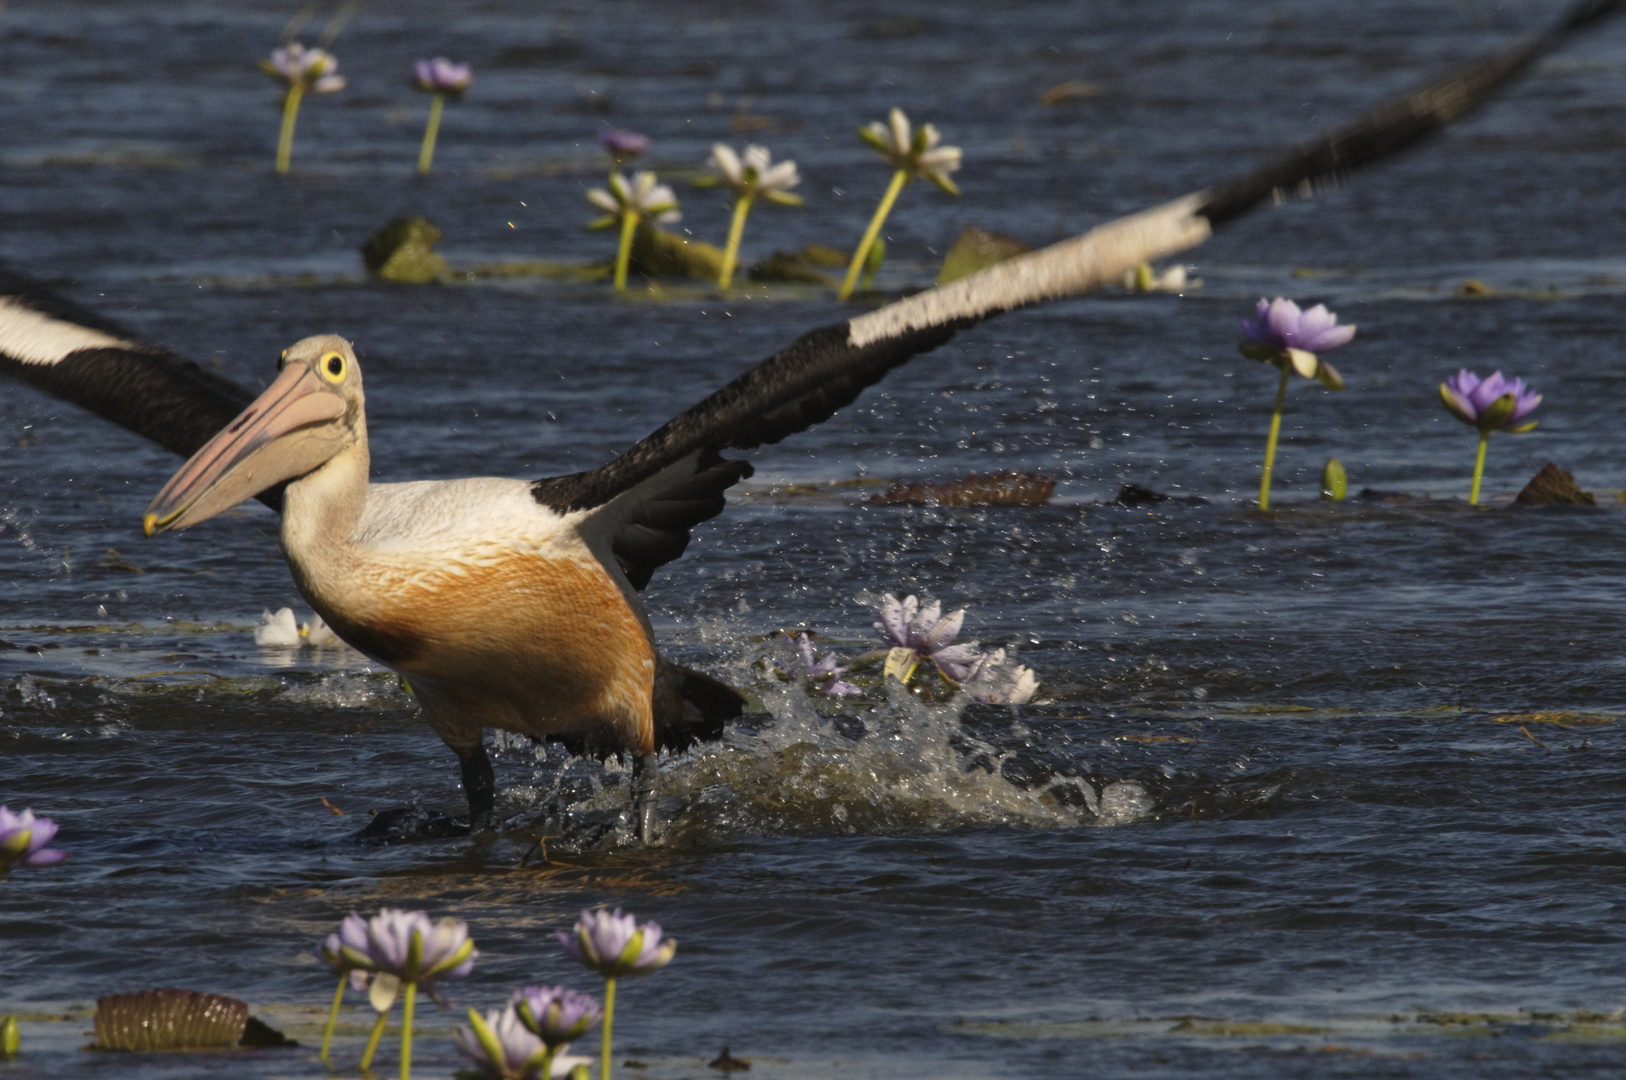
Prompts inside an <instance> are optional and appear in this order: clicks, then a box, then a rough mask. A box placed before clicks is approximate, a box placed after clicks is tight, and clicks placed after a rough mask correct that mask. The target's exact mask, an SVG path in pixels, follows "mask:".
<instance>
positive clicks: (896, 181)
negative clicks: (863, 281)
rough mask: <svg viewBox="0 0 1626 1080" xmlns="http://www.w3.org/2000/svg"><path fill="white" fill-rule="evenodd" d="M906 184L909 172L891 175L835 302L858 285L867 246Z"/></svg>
mask: <svg viewBox="0 0 1626 1080" xmlns="http://www.w3.org/2000/svg"><path fill="white" fill-rule="evenodd" d="M908 182H909V170H907V169H899V170H898V171H897V172H895V173H893V174H892V183H890V184H888V185H887V188H886V194H885V195H882V196H881V205H880V206H877V207H876V208H875V216H874V217H872V218H870V219H869V228H867V229H865V230H864V238H863V239H862V240H860V241H859V242H858V250H857V251H854V252H853V261H852V265H851V266H849V267H847V280H845V281H843V282H842V283H841V291H840V292H838V293H836V299H837V300H845V299H847V297H849V296H851V295H852V294H853V286H854V285H856V284H857V283H858V271H859V270H861V269H863V266H864V259H865V257H866V256H868V255H869V246H870V245H871V244H873V243H875V238H876V237H877V236H878V235H880V232H881V225H882V224H883V223H885V221H886V215H888V214H890V213H891V212H892V204H893V203H895V202H897V201H898V192H900V191H902V190H903V185H904V184H906V183H908Z"/></svg>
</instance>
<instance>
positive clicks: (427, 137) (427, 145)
mask: <svg viewBox="0 0 1626 1080" xmlns="http://www.w3.org/2000/svg"><path fill="white" fill-rule="evenodd" d="M445 104H446V95H445V94H436V95H435V100H434V101H433V102H432V103H431V104H430V106H429V125H428V126H427V127H425V128H424V129H423V148H422V149H420V150H419V151H418V173H419V175H427V174H428V172H429V163H430V162H431V161H433V160H435V137H436V136H437V135H439V134H440V110H441V108H442V107H443V106H444V105H445Z"/></svg>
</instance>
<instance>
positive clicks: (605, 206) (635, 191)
mask: <svg viewBox="0 0 1626 1080" xmlns="http://www.w3.org/2000/svg"><path fill="white" fill-rule="evenodd" d="M609 184H610V190H608V191H605V190H604V189H603V188H593V189H592V190H591V191H589V192H588V193H587V201H588V202H590V203H592V204H593V205H594V206H596V207H598V208H599V209H600V210H603V211H605V212H606V213H605V216H604V217H601V218H597V219H595V220H594V221H591V222H589V223H588V226H587V227H588V228H589V229H603V228H608V227H609V226H611V225H614V224H615V223H616V222H618V221H620V220H621V218H622V217H623V216H625V215H626V213H627V212H628V211H634V212H636V213H637V214H638V215H639V216H640V217H646V218H650V219H652V220H654V221H656V222H658V223H660V224H662V225H670V224H671V223H672V222H674V221H679V220H681V219H682V217H683V214H682V212H681V211H679V210H678V201H677V195H675V194H674V193H673V191H672V189H671V188H670V187H668V186H667V185H665V184H661V183H657V182H656V179H655V174H654V173H652V172H650V171H649V170H647V169H642V170H639V171H638V172H636V173H633V174H632V180H631V181H628V180H627V178H626V177H625V176H623V175H622V174H621V173H619V172H614V173H611V174H610V181H609Z"/></svg>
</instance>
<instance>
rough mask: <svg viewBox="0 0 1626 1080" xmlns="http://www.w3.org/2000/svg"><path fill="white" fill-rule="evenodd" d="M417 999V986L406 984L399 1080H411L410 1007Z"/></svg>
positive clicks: (402, 1015) (402, 1007)
mask: <svg viewBox="0 0 1626 1080" xmlns="http://www.w3.org/2000/svg"><path fill="white" fill-rule="evenodd" d="M417 997H418V984H417V983H415V982H409V983H407V984H406V997H405V999H404V1000H403V1001H402V1002H401V1080H412V1005H413V1002H414V1001H416V1000H417Z"/></svg>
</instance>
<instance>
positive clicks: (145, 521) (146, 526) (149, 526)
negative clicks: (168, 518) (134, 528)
mask: <svg viewBox="0 0 1626 1080" xmlns="http://www.w3.org/2000/svg"><path fill="white" fill-rule="evenodd" d="M157 524H158V515H157V514H148V515H147V516H146V517H144V518H142V519H141V531H142V532H144V533H146V534H147V535H148V536H151V535H152V530H153V526H154V525H157Z"/></svg>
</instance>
